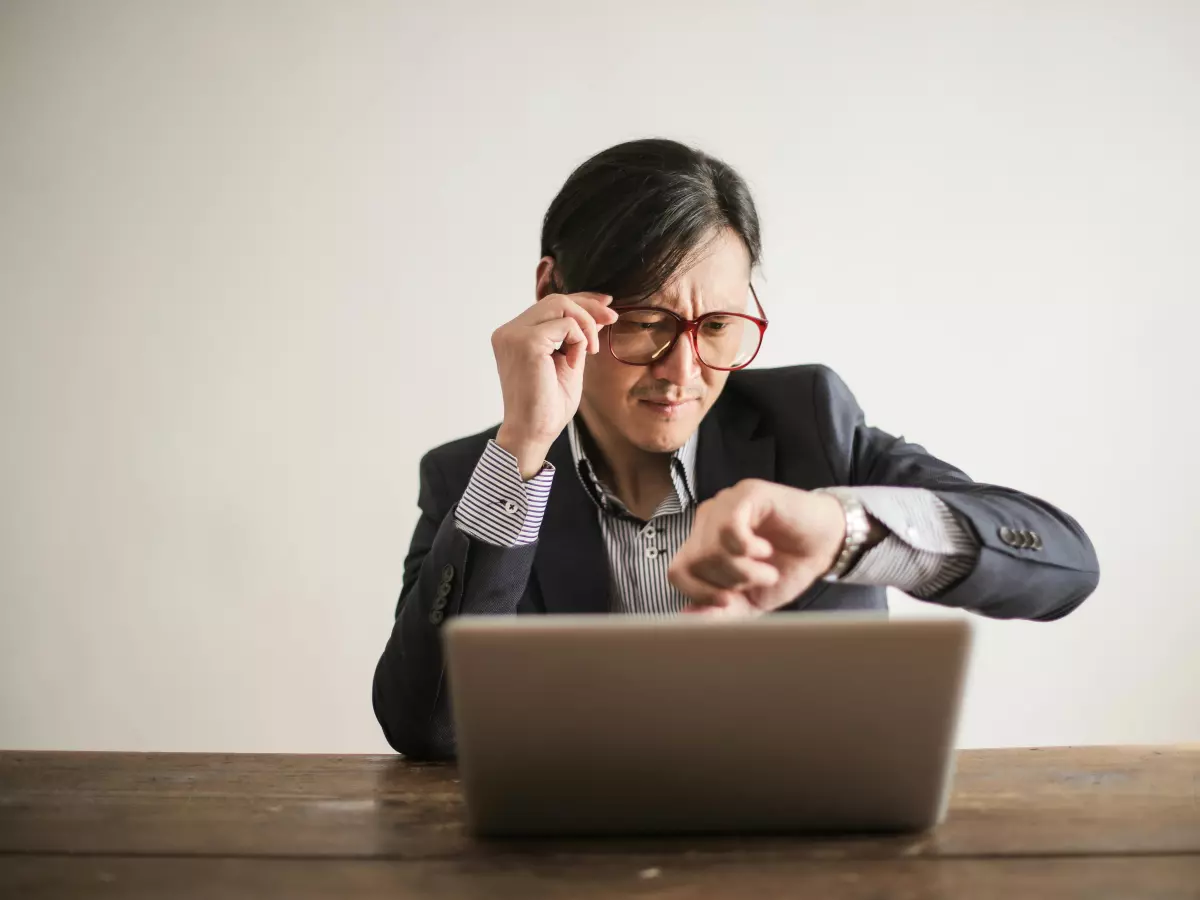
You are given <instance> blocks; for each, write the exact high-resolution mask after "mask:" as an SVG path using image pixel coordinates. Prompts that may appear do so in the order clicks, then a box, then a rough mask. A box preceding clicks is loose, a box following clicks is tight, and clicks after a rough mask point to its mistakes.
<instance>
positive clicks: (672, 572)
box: [667, 566, 735, 606]
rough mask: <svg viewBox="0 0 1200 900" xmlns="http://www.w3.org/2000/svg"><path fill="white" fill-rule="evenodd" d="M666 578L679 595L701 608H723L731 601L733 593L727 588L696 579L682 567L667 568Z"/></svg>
mask: <svg viewBox="0 0 1200 900" xmlns="http://www.w3.org/2000/svg"><path fill="white" fill-rule="evenodd" d="M667 578H668V580H669V581H670V582H671V584H673V585H675V587H676V589H678V591H679V592H680V593H681V594H683V595H684V596H685V597H687V598H688V599H689V600H691V601H692V602H694V603H699V604H701V605H703V606H723V605H724V604H725V603H728V602H730V601H731V599H732V597H733V595H734V593H735V592H734V591H731V590H729V589H728V588H723V587H719V586H717V585H715V584H710V583H709V582H707V581H704V580H703V579H701V578H697V577H696V576H695V575H693V574H692V573H691V572H689V571H688V570H687V569H686V568H685V567H683V566H681V567H679V568H676V567H675V566H672V567H671V568H669V569H668V570H667Z"/></svg>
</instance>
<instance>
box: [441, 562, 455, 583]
mask: <svg viewBox="0 0 1200 900" xmlns="http://www.w3.org/2000/svg"><path fill="white" fill-rule="evenodd" d="M453 580H454V566H452V565H449V564H447V565H445V566H443V567H442V584H449V583H450V582H451V581H453Z"/></svg>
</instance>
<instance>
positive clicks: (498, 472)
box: [454, 421, 979, 615]
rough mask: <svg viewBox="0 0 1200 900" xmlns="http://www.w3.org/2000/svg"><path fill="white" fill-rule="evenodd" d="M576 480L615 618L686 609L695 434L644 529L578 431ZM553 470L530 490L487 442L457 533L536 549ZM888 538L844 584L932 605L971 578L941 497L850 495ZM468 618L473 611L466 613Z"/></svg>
mask: <svg viewBox="0 0 1200 900" xmlns="http://www.w3.org/2000/svg"><path fill="white" fill-rule="evenodd" d="M567 428H568V437H569V439H570V444H571V456H572V459H573V461H574V463H575V468H576V474H577V475H578V477H579V478H580V479H581V480H582V482H583V486H584V489H585V490H586V491H587V494H588V496H589V497H591V498H592V501H593V502H594V503H595V504H596V515H597V516H598V517H599V522H600V533H601V535H602V536H603V538H604V545H605V551H606V555H607V558H608V570H609V597H610V604H609V608H610V610H611V611H612V612H617V613H644V614H651V615H670V614H673V613H676V612H679V611H680V610H682V609H683V607H684V606H686V605H687V603H688V600H687V598H686V597H684V595H683V594H681V593H680V592H679V591H678V590H676V589H675V587H674V585H672V584H671V583H670V581H669V580H668V578H667V568H668V566H669V565H670V562H671V559H672V558H673V557H674V556H675V553H676V552H677V551H678V550H679V548H680V547H682V546H683V543H684V541H685V540H687V536H688V534H690V533H691V530H692V523H693V521H694V520H695V514H696V507H697V502H696V495H695V492H694V490H695V488H694V486H695V484H696V454H697V450H698V439H699V438H698V433H697V434H693V435H692V437H691V439H690V440H689V441H688V442H687V443H686V444H685V445H684V446H683V447H681V448H680V449H679V450H677V451H676V452H675V453H674V454H673V455H672V457H671V483H672V490H671V491H670V492H669V493H668V494H667V496H666V497H665V498H664V499H663V500H662V502H661V503H659V505H658V507H657V508H656V509H655V511H654V513H653V515H651V517H650V518H649V519H648V520H646V521H642V520H640V519H638V518H636V517H635V516H633V515H632V514H631V513H630V512H629V510H628V509H627V508H626V506H625V504H624V503H622V502H621V501H620V499H618V498H617V497H616V495H615V494H613V493H612V491H610V490H609V489H608V488H607V487H606V486H605V485H604V484H603V482H602V481H601V480H600V479H599V478H598V477H597V476H596V472H595V469H594V468H593V466H592V464H591V462H590V461H589V460H588V458H587V455H586V453H585V451H584V448H583V442H582V441H581V440H580V434H579V430H578V428H577V426H576V424H575V422H574V421H572V422H571V423H570V424H569V425H568V426H567ZM554 476H555V469H554V466H552V465H551V464H550V463H546V464H545V465H544V466H543V467H542V470H541V471H540V472H539V473H538V474H537V475H535V476H534V477H533V478H532V479H530V480H529V481H523V480H522V478H521V472H520V468H519V467H518V465H517V460H516V457H514V456H513V455H512V454H511V453H509V452H508V451H506V450H504V449H503V448H501V447H500V446H499V445H498V444H497V443H496V442H495V441H489V442H488V445H487V448H486V449H485V450H484V452H483V455H482V456H481V457H480V460H479V462H478V464H476V467H475V471H474V473H473V474H472V476H471V480H470V482H469V483H468V485H467V489H466V490H465V491H464V492H463V496H462V499H461V500H460V501H459V503H458V506H457V507H456V508H455V513H454V514H455V521H456V524H457V526H458V528H459V529H460V530H461V531H463V532H464V533H465V534H467V535H468V536H470V537H472V538H475V539H476V540H481V541H486V542H487V543H489V544H494V545H496V546H500V547H517V546H521V545H523V544H530V543H533V541H535V540H537V535H538V532H539V531H540V529H541V524H542V517H543V515H544V514H545V511H546V500H547V498H548V497H549V495H550V486H551V484H552V483H553V480H554ZM849 490H851V491H852V492H853V493H854V495H855V496H856V497H857V498H858V500H859V501H860V502H861V503H862V504H863V506H864V507H865V508H866V510H867V512H869V513H870V514H871V515H872V516H873V517H874V518H875V519H877V520H878V521H879V522H881V523H882V524H883V525H884V526H885V527H886V528H887V529H888V531H889V534H888V536H887V537H886V538H884V540H882V541H881V542H880V543H879V544H877V545H876V546H874V547H872V548H871V549H870V550H869V551H867V552H866V553H865V554H863V556H862V558H861V559H860V560H859V561H858V562H857V563H856V564H855V566H854V568H853V569H851V570H850V571H849V572H848V573H846V574H845V575H843V576H842V577H841V578H840V579H839V581H841V582H842V583H846V584H874V585H889V586H891V587H895V588H897V589H899V590H902V591H904V592H905V593H906V594H910V595H911V596H913V597H917V598H922V599H925V598H929V597H932V596H935V595H936V594H937V593H938V592H940V591H942V590H944V589H945V588H947V587H949V586H950V585H951V584H953V583H954V582H956V581H958V580H959V579H960V578H962V577H963V576H965V575H966V574H967V573H968V572H969V571H970V570H971V567H972V566H973V565H974V561H975V558H976V557H977V555H978V552H979V545H978V543H977V542H976V539H975V537H974V535H973V534H972V533H971V532H970V531H969V530H968V529H967V528H966V527H965V526H963V525H962V523H960V522H959V521H958V519H957V518H955V516H954V513H953V512H952V511H951V510H950V508H949V507H948V506H946V504H945V503H943V502H942V501H941V499H940V498H938V497H937V495H936V494H933V493H932V492H930V491H928V490H925V489H924V488H912V487H890V486H889V487H853V488H849ZM464 612H469V610H464Z"/></svg>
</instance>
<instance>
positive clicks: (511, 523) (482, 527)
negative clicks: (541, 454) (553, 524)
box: [454, 441, 554, 547]
mask: <svg viewBox="0 0 1200 900" xmlns="http://www.w3.org/2000/svg"><path fill="white" fill-rule="evenodd" d="M553 481H554V466H552V465H551V464H550V463H545V464H544V465H543V466H542V470H541V471H540V472H538V473H537V475H535V476H533V478H531V479H529V481H525V480H524V479H522V478H521V470H520V468H519V467H518V465H517V458H516V457H515V456H513V455H512V454H511V453H509V452H508V451H507V450H505V449H504V448H502V447H501V446H500V445H499V444H497V443H496V442H495V441H488V444H487V447H486V448H485V449H484V451H483V455H482V456H481V457H480V458H479V462H478V463H476V464H475V471H474V472H473V473H471V480H470V482H468V483H467V489H466V490H465V491H463V495H462V499H460V500H459V501H458V505H457V506H456V507H455V509H454V521H455V524H456V525H457V526H458V529H459V531H461V532H463V533H464V534H466V535H467V536H469V537H473V538H475V539H476V540H480V541H485V542H487V543H489V544H493V545H495V546H497V547H521V546H524V545H525V544H532V543H533V542H534V541H536V540H537V538H538V532H539V531H540V530H541V528H542V517H543V516H544V515H545V513H546V501H547V499H548V498H549V497H550V485H551V483H552V482H553Z"/></svg>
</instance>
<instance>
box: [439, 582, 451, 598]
mask: <svg viewBox="0 0 1200 900" xmlns="http://www.w3.org/2000/svg"><path fill="white" fill-rule="evenodd" d="M437 595H438V599H439V600H444V599H445V598H446V597H449V596H450V582H448V581H443V582H442V583H441V584H439V585H438V590H437Z"/></svg>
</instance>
